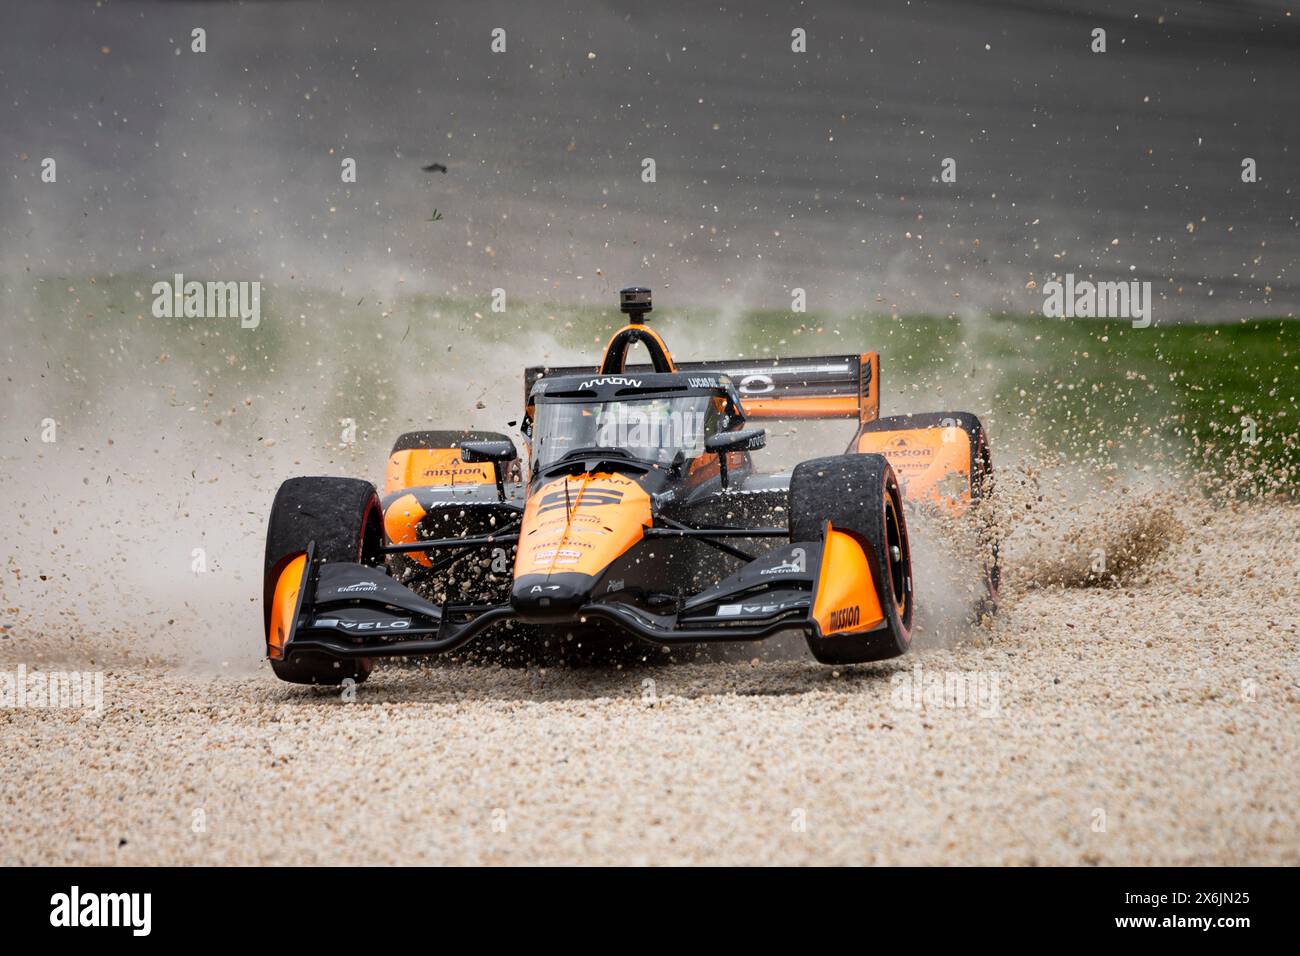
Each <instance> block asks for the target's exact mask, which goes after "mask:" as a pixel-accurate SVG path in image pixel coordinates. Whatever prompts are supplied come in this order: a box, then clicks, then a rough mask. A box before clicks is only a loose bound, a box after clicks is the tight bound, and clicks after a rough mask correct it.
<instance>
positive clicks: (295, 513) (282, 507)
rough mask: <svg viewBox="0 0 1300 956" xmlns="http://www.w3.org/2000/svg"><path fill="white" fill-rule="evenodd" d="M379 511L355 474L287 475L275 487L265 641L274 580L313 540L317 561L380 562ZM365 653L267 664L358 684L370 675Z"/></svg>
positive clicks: (310, 678)
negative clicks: (328, 476)
mask: <svg viewBox="0 0 1300 956" xmlns="http://www.w3.org/2000/svg"><path fill="white" fill-rule="evenodd" d="M383 528H384V514H383V511H382V510H381V508H380V506H379V495H378V494H377V493H376V492H375V486H374V485H372V484H371V483H370V482H368V481H359V480H357V479H355V478H290V479H289V480H288V481H286V482H285V483H284V484H282V485H281V486H280V490H279V491H278V492H276V495H275V501H274V503H273V504H272V505H271V520H270V522H269V523H268V526H267V530H266V561H265V564H264V568H263V571H264V574H263V582H264V585H263V588H264V589H263V595H262V596H263V601H264V607H265V621H266V630H267V638H268V645H267V646H268V648H269V647H270V644H269V638H270V628H271V605H272V603H273V601H274V599H275V585H276V582H277V581H278V580H279V579H280V574H281V573H282V572H283V571H284V569H285V568H286V567H287V566H288V564H289V562H290V561H292V560H293V559H294V558H295V557H297V556H298V555H300V554H302V553H303V552H304V551H306V550H307V545H308V543H309V542H312V541H315V542H316V547H315V557H316V560H317V561H321V562H326V561H345V562H351V563H353V564H370V565H377V564H380V563H381V561H382V559H383V552H382V551H381V550H380V547H381V546H382V544H383V533H384V532H383ZM373 665H374V662H373V661H372V660H371V659H370V658H348V659H341V658H335V657H330V656H328V655H325V654H317V653H300V654H293V655H291V656H289V657H288V658H286V659H285V660H276V659H274V658H272V659H271V669H272V670H273V671H275V676H276V677H278V678H280V680H283V681H288V682H289V683H291V684H327V685H336V684H341V683H343V682H344V681H345V680H353V681H355V682H356V683H358V684H360V683H361V682H362V681H364V680H365V679H366V678H367V677H369V676H370V671H371V668H372V667H373Z"/></svg>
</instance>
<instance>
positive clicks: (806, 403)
mask: <svg viewBox="0 0 1300 956" xmlns="http://www.w3.org/2000/svg"><path fill="white" fill-rule="evenodd" d="M675 365H676V370H677V371H678V372H707V373H713V374H718V375H726V376H729V377H730V378H731V380H732V382H733V383H734V384H735V386H736V390H737V391H738V392H739V393H740V400H741V404H743V405H744V408H745V415H746V416H747V417H749V418H766V419H782V420H797V419H813V418H852V419H856V420H857V421H858V422H859V423H860V424H863V425H865V424H866V423H868V422H873V421H875V420H876V419H877V418H879V417H880V356H879V355H878V354H877V353H875V352H863V353H861V354H859V355H817V356H810V357H805V358H762V359H720V360H718V361H712V362H677V363H675ZM592 370H593V369H592V366H590V365H577V366H566V367H563V368H560V367H547V366H543V365H538V366H533V367H531V368H528V369H525V370H524V400H525V401H527V400H528V396H529V395H530V394H531V393H532V390H533V385H535V384H536V383H537V381H538V380H539V379H542V378H545V377H546V376H548V375H580V374H584V373H590V372H591V371H592ZM653 370H654V369H653V366H650V365H629V366H627V367H626V368H625V369H624V370H623V371H624V372H651V371H653Z"/></svg>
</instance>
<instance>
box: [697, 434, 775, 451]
mask: <svg viewBox="0 0 1300 956" xmlns="http://www.w3.org/2000/svg"><path fill="white" fill-rule="evenodd" d="M766 444H767V429H765V428H745V429H742V430H741V431H738V432H718V434H716V435H711V436H710V437H708V438H706V439H704V450H705V451H711V452H717V453H719V454H722V453H725V452H730V451H758V450H759V449H760V448H762V447H763V446H765V445H766Z"/></svg>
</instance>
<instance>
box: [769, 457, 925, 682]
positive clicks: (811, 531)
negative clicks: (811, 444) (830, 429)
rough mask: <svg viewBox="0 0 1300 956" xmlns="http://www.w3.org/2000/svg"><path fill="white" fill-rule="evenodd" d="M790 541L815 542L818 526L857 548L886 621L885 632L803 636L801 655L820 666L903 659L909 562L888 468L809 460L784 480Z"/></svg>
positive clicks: (881, 463) (908, 627)
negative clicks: (804, 647)
mask: <svg viewBox="0 0 1300 956" xmlns="http://www.w3.org/2000/svg"><path fill="white" fill-rule="evenodd" d="M789 514H790V540H791V541H816V540H820V538H821V536H822V530H823V528H824V526H825V523H826V522H827V521H829V522H830V523H831V526H832V527H833V528H834V529H835V530H837V531H846V532H849V533H850V534H852V535H853V536H854V537H856V538H857V539H858V542H859V543H860V544H862V545H863V546H864V550H865V551H866V554H867V558H868V563H869V564H870V565H871V574H872V578H873V583H874V585H875V589H876V596H877V598H878V599H879V600H880V607H881V610H882V611H883V612H884V615H885V626H884V627H883V628H881V629H879V630H876V631H873V632H871V633H868V634H852V635H844V634H834V635H831V636H829V637H816V636H813V635H809V636H808V649H809V650H810V651H812V654H813V656H814V657H815V658H817V660H819V661H821V662H822V663H823V664H861V663H865V662H867V661H879V660H885V659H887V658H890V657H897V656H898V655H900V654H905V653H907V650H908V648H910V647H911V645H912V613H913V610H914V603H915V602H914V600H913V595H912V556H911V551H910V548H909V543H908V537H907V522H906V520H905V518H904V517H903V500H902V496H901V493H900V491H899V487H898V480H897V479H896V478H895V477H894V470H893V468H891V467H890V465H889V462H888V461H886V460H885V457H884V456H883V455H871V454H863V455H857V454H854V455H836V456H833V457H830V458H814V459H813V460H811V461H805V462H802V463H801V464H799V465H798V466H796V467H795V469H794V474H793V475H791V478H790V511H789Z"/></svg>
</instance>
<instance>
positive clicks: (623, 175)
mask: <svg viewBox="0 0 1300 956" xmlns="http://www.w3.org/2000/svg"><path fill="white" fill-rule="evenodd" d="M352 7H353V8H351V9H349V8H347V7H345V6H343V5H341V4H334V5H325V6H319V5H315V4H309V3H266V4H243V5H238V6H236V5H234V4H225V3H167V4H163V3H153V2H136V3H114V4H110V5H108V6H106V7H102V8H101V7H97V6H96V5H93V4H68V3H32V2H21V3H7V4H5V5H4V10H3V12H0V17H3V19H4V29H3V31H0V36H2V37H3V40H0V43H3V50H4V56H3V58H2V59H0V86H3V89H4V91H5V95H4V96H3V97H2V98H0V128H3V129H4V130H5V142H6V146H7V148H8V149H9V150H10V153H11V155H10V157H9V162H10V166H9V169H10V173H9V174H7V175H6V176H5V177H3V178H2V179H0V229H2V230H3V233H2V235H3V236H4V243H3V248H4V259H5V266H6V273H7V274H8V275H9V276H10V285H11V287H12V290H15V291H18V292H21V291H22V284H23V282H24V281H28V280H30V277H31V275H32V274H38V275H50V274H56V275H96V274H99V275H103V274H106V273H115V274H121V275H130V274H136V273H144V274H147V275H150V276H154V275H171V274H172V273H174V272H177V271H180V272H183V273H188V274H189V275H191V276H199V275H203V276H205V277H208V276H217V277H222V278H242V279H250V280H251V279H254V278H259V277H260V278H261V279H262V280H263V281H264V282H265V283H266V284H267V285H269V286H271V287H272V288H274V287H276V286H277V285H281V286H297V285H305V286H308V287H313V286H314V287H322V288H329V289H333V288H336V287H339V288H346V289H347V290H348V291H349V292H351V291H357V292H359V293H368V294H371V295H374V294H375V293H376V291H378V290H387V289H389V288H390V287H392V286H393V285H394V284H396V283H397V281H398V280H399V279H401V280H403V282H404V284H405V287H406V288H407V289H416V288H418V289H422V290H427V291H430V292H434V293H437V294H447V293H449V292H453V291H454V292H455V293H457V294H460V295H464V296H469V297H475V296H484V297H486V296H487V295H488V294H489V290H491V289H492V288H496V287H502V288H505V289H506V290H507V292H508V294H509V295H510V296H512V297H515V298H525V299H534V300H536V299H546V300H548V301H560V302H582V301H586V302H596V303H599V304H602V305H603V304H605V303H606V302H608V301H609V295H610V293H611V291H612V290H616V289H617V288H618V287H619V285H620V284H623V283H625V282H626V281H631V280H637V281H641V282H643V283H644V284H647V285H650V286H653V287H655V288H656V289H657V290H659V291H660V292H661V295H663V296H665V298H664V301H665V302H666V301H668V298H667V296H671V298H672V301H675V302H676V303H678V304H680V305H688V304H691V303H700V304H709V305H716V304H727V305H733V306H737V307H766V308H776V309H785V308H788V307H789V303H790V298H791V291H790V290H791V289H793V288H796V287H797V288H803V289H804V290H805V291H806V293H807V295H808V303H809V308H810V309H832V310H838V311H846V310H851V309H861V308H873V309H876V310H879V311H888V310H891V309H892V310H897V311H900V312H903V313H916V312H930V313H935V314H939V315H945V314H949V313H954V312H955V313H959V314H974V313H979V312H986V311H1009V312H1032V311H1037V310H1038V309H1039V308H1041V306H1042V293H1041V291H1036V290H1034V289H1029V288H1027V286H1028V284H1029V283H1030V282H1034V283H1036V285H1037V288H1038V289H1041V288H1042V285H1043V282H1044V280H1045V278H1047V277H1049V276H1051V275H1053V274H1057V273H1067V272H1068V273H1072V274H1075V275H1077V276H1079V277H1083V276H1091V277H1093V278H1094V279H1098V280H1104V281H1123V280H1139V281H1150V282H1151V283H1152V288H1153V291H1154V293H1155V294H1156V295H1157V297H1158V298H1157V306H1156V310H1155V320H1156V321H1157V322H1158V323H1159V322H1173V321H1194V320H1206V321H1209V320H1223V319H1228V318H1235V317H1239V316H1260V315H1295V314H1296V313H1297V311H1298V310H1300V276H1298V275H1297V273H1296V268H1297V265H1296V264H1297V262H1300V223H1298V221H1297V215H1298V214H1300V202H1297V194H1296V191H1295V183H1296V181H1297V162H1298V161H1300V82H1298V80H1300V67H1298V66H1297V64H1298V63H1300V17H1297V16H1295V15H1294V11H1290V12H1289V11H1288V10H1287V5H1286V4H1284V3H1249V2H1247V3H1226V2H1224V3H1213V2H1203V3H1189V4H1177V5H1168V4H1161V3H1152V2H1136V3H1124V4H1114V5H1109V6H1107V5H1104V4H1102V5H1082V4H1072V3H1063V2H1057V0H1043V2H1032V3H1030V2H1014V0H1010V2H994V3H973V2H969V0H955V2H941V3H935V2H921V0H917V2H911V3H907V2H902V0H886V2H880V3H871V4H865V5H864V4H858V3H849V2H841V3H820V2H819V3H810V4H806V5H803V6H798V7H792V6H791V5H788V4H779V3H760V4H736V5H734V6H732V5H727V6H725V7H724V6H720V5H709V4H696V3H671V2H664V3H653V4H644V3H628V2H615V3H602V4H561V5H558V6H557V5H554V4H546V5H541V4H537V5H533V4H508V3H494V2H484V3H476V4H474V5H473V7H472V9H465V8H463V7H456V8H453V7H450V6H449V7H446V8H442V7H439V6H438V5H436V4H435V5H430V4H426V3H420V2H409V0H408V2H397V3H383V4H377V5H372V4H361V5H352ZM1175 8H1176V9H1175ZM196 26H198V27H203V28H204V29H206V31H207V52H205V53H201V54H198V53H192V52H191V51H190V35H191V30H192V29H193V28H194V27H196ZM498 27H499V28H501V29H504V30H505V31H506V51H505V52H504V53H500V54H494V53H492V52H491V50H490V43H491V31H492V30H493V29H495V28H498ZM796 28H799V29H803V30H805V31H806V34H807V52H806V53H804V54H797V53H794V52H792V51H791V43H792V38H791V32H792V30H794V29H796ZM1094 29H1103V30H1105V31H1106V43H1107V49H1106V52H1105V53H1104V54H1097V53H1093V52H1092V51H1091V44H1092V31H1093V30H1094ZM46 156H53V157H55V158H57V160H58V170H59V180H58V185H57V186H51V185H49V184H42V183H41V182H40V179H39V175H40V166H39V163H40V160H41V159H42V158H44V157H46ZM20 157H21V158H20ZM344 157H349V158H353V159H355V160H356V162H357V170H358V176H357V182H356V183H355V184H343V183H342V182H341V181H340V173H341V162H342V159H343V158H344ZM646 158H652V159H654V160H655V163H656V181H655V182H654V183H645V182H642V178H641V174H642V170H643V160H644V159H646ZM1245 158H1251V159H1254V160H1255V161H1256V168H1257V175H1258V181H1257V182H1254V183H1249V184H1248V183H1243V182H1242V181H1241V173H1242V168H1241V166H1242V161H1243V159H1245ZM944 159H953V160H955V162H956V172H957V178H956V182H953V183H945V182H942V181H941V179H940V172H941V165H942V163H943V160H944ZM435 162H436V163H442V164H445V165H446V167H447V172H446V173H439V172H432V173H426V172H424V171H422V167H423V166H425V165H428V164H430V163H435ZM434 210H437V211H438V213H439V215H440V216H442V219H441V220H437V221H433V222H430V220H431V219H432V218H433V212H434Z"/></svg>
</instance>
